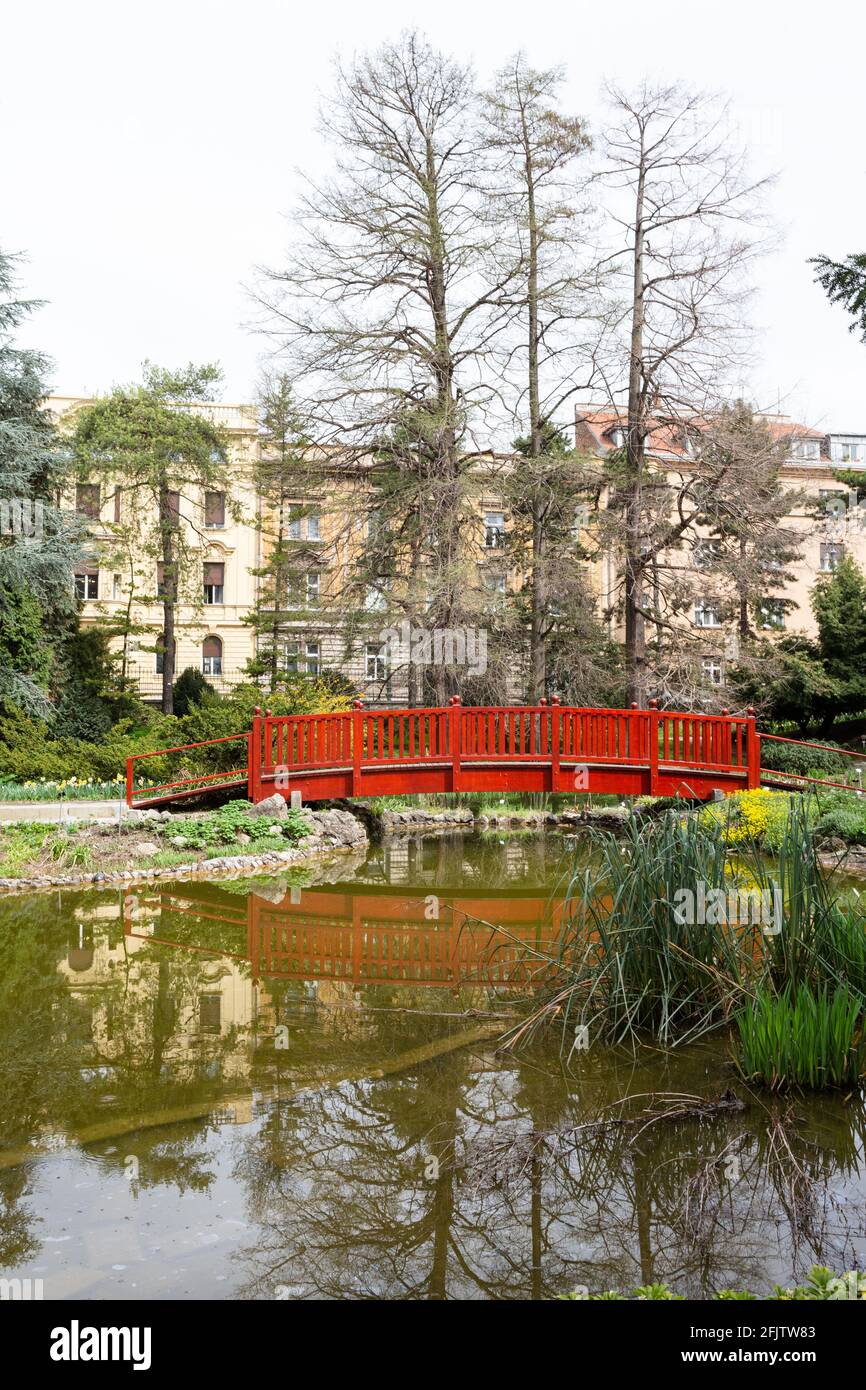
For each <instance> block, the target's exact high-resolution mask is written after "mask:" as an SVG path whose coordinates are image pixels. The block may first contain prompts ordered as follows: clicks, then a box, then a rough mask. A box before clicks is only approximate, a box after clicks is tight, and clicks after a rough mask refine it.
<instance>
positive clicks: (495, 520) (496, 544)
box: [484, 512, 505, 550]
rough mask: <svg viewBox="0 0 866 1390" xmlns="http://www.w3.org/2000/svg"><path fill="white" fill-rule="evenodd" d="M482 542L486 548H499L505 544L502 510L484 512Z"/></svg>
mask: <svg viewBox="0 0 866 1390" xmlns="http://www.w3.org/2000/svg"><path fill="white" fill-rule="evenodd" d="M484 544H485V546H486V547H487V549H488V550H499V549H500V548H501V547H502V546H503V545H504V544H505V516H504V515H503V513H502V512H485V513H484Z"/></svg>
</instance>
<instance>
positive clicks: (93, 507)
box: [75, 483, 99, 521]
mask: <svg viewBox="0 0 866 1390" xmlns="http://www.w3.org/2000/svg"><path fill="white" fill-rule="evenodd" d="M75 510H76V511H77V512H80V513H81V515H82V516H86V517H87V518H88V520H89V521H98V520H99V483H79V484H78V485H77V487H76V489H75Z"/></svg>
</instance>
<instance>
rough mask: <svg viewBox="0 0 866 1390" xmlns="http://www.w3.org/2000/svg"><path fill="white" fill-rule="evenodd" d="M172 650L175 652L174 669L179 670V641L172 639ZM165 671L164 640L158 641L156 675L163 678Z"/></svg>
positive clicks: (159, 639) (158, 638)
mask: <svg viewBox="0 0 866 1390" xmlns="http://www.w3.org/2000/svg"><path fill="white" fill-rule="evenodd" d="M171 649H172V651H173V652H174V669H175V670H177V641H176V640H175V639H172V644H171ZM164 670H165V648H164V646H163V642H162V638H161V637H157V639H156V674H157V675H158V676H161V675H162V673H163V671H164Z"/></svg>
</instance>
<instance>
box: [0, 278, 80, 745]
mask: <svg viewBox="0 0 866 1390" xmlns="http://www.w3.org/2000/svg"><path fill="white" fill-rule="evenodd" d="M15 270H16V258H15V257H14V256H11V255H8V254H5V253H4V252H2V251H0V705H3V706H5V707H6V709H7V712H8V711H10V710H13V709H21V710H23V711H25V712H26V713H27V714H29V715H37V716H42V717H46V716H49V715H50V713H51V706H50V704H49V702H48V699H47V688H48V684H49V680H50V674H51V669H52V664H53V657H54V647H55V644H56V639H57V635H58V633H59V630H60V628H61V627H62V625H63V624H64V623H67V622H68V621H69V619H70V618H71V617H73V616H74V614H75V589H74V584H73V573H74V570H75V566H76V564H77V563H78V562H79V561H80V560H81V559H82V557H83V555H84V550H83V548H82V545H81V543H80V542H81V535H82V531H81V526H80V524H79V523H78V522H77V521H76V519H75V518H74V517H71V516H70V515H68V514H67V515H64V514H63V513H62V512H61V511H60V510H59V509H58V507H57V506H56V505H55V502H54V499H55V497H56V494H57V489H58V486H59V477H60V472H61V465H62V455H61V451H60V449H59V446H58V439H57V435H56V432H55V429H54V426H53V423H52V420H51V417H50V415H49V413H48V412H47V411H46V410H45V408H44V400H45V396H46V387H45V375H46V373H47V371H48V369H49V362H48V359H47V358H46V357H44V356H43V355H42V354H41V353H39V352H34V351H32V350H30V349H25V348H20V347H17V346H16V345H15V336H14V335H15V330H16V329H17V328H18V327H19V326H20V324H21V323H22V322H23V321H24V319H26V318H27V316H28V315H29V314H30V313H32V311H33V310H34V309H35V308H36V307H37V303H36V301H33V300H25V299H20V298H19V297H18V292H17V284H16V278H15Z"/></svg>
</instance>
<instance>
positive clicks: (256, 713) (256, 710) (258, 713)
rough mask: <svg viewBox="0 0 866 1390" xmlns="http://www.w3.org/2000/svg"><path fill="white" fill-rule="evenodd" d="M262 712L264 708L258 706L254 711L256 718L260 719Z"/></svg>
mask: <svg viewBox="0 0 866 1390" xmlns="http://www.w3.org/2000/svg"><path fill="white" fill-rule="evenodd" d="M261 712H262V707H261V705H256V707H255V709H254V710H253V714H254V715H255V716H256V718H258V716H259V715H260V714H261Z"/></svg>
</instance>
